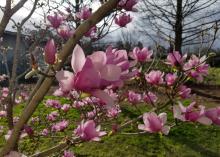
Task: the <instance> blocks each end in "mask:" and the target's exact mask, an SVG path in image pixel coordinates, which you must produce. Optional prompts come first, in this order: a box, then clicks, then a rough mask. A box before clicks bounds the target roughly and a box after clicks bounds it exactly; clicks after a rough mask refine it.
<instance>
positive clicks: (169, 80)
mask: <svg viewBox="0 0 220 157" xmlns="http://www.w3.org/2000/svg"><path fill="white" fill-rule="evenodd" d="M176 79H177V75H176V74H171V73H168V74H166V76H165V80H166V83H167V85H168V86H172V85H173V84H174V83H175V82H176Z"/></svg>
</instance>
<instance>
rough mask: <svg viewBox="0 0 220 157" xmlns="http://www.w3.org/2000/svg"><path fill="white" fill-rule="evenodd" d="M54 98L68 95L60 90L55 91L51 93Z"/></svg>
mask: <svg viewBox="0 0 220 157" xmlns="http://www.w3.org/2000/svg"><path fill="white" fill-rule="evenodd" d="M53 95H54V96H58V97H61V96H67V95H68V93H67V92H64V91H63V90H62V89H61V88H59V89H56V90H55V91H54V93H53Z"/></svg>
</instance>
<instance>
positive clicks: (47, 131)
mask: <svg viewBox="0 0 220 157" xmlns="http://www.w3.org/2000/svg"><path fill="white" fill-rule="evenodd" d="M41 134H42V135H43V136H47V135H48V134H49V130H48V129H43V130H42V132H41Z"/></svg>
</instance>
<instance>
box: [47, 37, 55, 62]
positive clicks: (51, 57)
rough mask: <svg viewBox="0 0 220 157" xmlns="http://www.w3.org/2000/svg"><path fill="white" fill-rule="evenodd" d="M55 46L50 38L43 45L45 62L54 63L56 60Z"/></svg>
mask: <svg viewBox="0 0 220 157" xmlns="http://www.w3.org/2000/svg"><path fill="white" fill-rule="evenodd" d="M56 51H57V50H56V46H55V43H54V40H53V39H50V40H49V41H48V42H47V44H46V46H45V47H44V58H45V61H46V63H48V64H54V63H55V61H56Z"/></svg>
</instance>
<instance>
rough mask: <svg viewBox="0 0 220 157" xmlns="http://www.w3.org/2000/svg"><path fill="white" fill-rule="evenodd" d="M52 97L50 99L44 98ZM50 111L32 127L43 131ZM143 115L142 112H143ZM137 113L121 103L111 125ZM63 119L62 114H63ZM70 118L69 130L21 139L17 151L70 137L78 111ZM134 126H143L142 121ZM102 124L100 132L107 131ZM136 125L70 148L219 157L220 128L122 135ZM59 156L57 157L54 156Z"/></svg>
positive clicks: (42, 110) (139, 156)
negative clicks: (44, 136)
mask: <svg viewBox="0 0 220 157" xmlns="http://www.w3.org/2000/svg"><path fill="white" fill-rule="evenodd" d="M47 98H51V97H47ZM61 101H62V103H68V100H65V99H61ZM23 107H24V106H22V105H18V106H16V107H15V109H14V112H15V114H16V115H19V114H20V112H21V110H22V108H23ZM50 111H51V109H49V108H47V107H45V106H44V105H43V104H40V106H39V107H38V109H37V111H36V112H35V114H34V116H40V117H41V118H42V119H41V120H42V124H43V125H41V127H39V126H37V125H36V126H34V127H35V129H36V130H42V129H43V128H45V127H46V126H47V125H48V124H46V123H45V124H44V123H43V120H44V118H43V117H45V116H46V115H47V114H48V113H49V112H50ZM142 112H144V111H143V110H142ZM138 115H139V112H138V111H136V110H135V108H133V107H131V105H129V104H127V103H125V104H122V113H121V115H120V117H119V118H118V119H117V120H114V122H117V123H122V122H123V121H125V120H128V119H130V118H134V117H138ZM62 116H63V115H62ZM65 116H67V117H68V119H70V123H71V125H70V127H69V128H68V129H67V130H66V131H65V132H64V133H59V134H56V136H54V137H53V138H52V139H51V138H43V137H42V138H35V137H32V138H24V139H23V140H22V141H21V142H20V144H19V149H20V150H22V151H23V152H24V154H26V155H30V154H33V153H34V152H36V151H38V149H40V150H44V149H47V148H50V147H52V146H55V145H57V144H58V143H59V142H60V140H61V139H62V137H61V138H59V136H65V135H70V134H72V132H73V130H74V128H75V127H76V124H75V123H74V121H75V120H77V119H78V118H79V116H80V115H79V112H78V111H76V110H75V109H71V110H70V111H69V112H68V114H67V115H65ZM137 123H142V122H141V121H139V122H137ZM0 125H6V121H5V120H3V119H0ZM106 126H107V125H105V124H103V125H102V130H105V129H106ZM137 131H138V130H137V124H133V125H130V126H128V127H127V128H125V129H124V130H122V131H121V132H119V133H117V134H114V135H111V136H106V137H103V138H102V140H101V141H100V142H87V143H82V144H79V145H77V146H76V147H71V148H70V149H72V150H73V151H74V153H75V154H76V156H79V157H87V156H88V157H148V156H152V157H164V156H167V157H220V127H218V126H203V125H200V124H192V123H179V124H178V126H176V127H174V128H172V129H171V131H170V133H169V135H168V136H162V135H160V134H136V135H127V134H124V133H135V132H137ZM0 135H1V136H0V147H2V146H3V144H4V143H5V140H4V137H3V134H1V133H0ZM54 156H59V155H57V154H56V155H54Z"/></svg>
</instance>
